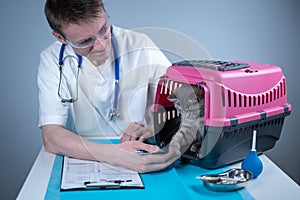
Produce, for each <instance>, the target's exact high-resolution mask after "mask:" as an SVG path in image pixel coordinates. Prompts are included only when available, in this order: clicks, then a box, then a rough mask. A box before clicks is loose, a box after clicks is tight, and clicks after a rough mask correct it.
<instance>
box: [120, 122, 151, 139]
mask: <svg viewBox="0 0 300 200" xmlns="http://www.w3.org/2000/svg"><path fill="white" fill-rule="evenodd" d="M153 135H154V134H153V130H152V129H151V128H146V127H144V125H143V124H139V123H136V122H133V123H131V124H130V125H129V126H128V128H127V129H126V130H125V131H124V133H123V135H122V137H121V140H120V142H125V141H132V140H139V141H143V140H144V139H145V138H147V137H151V136H153Z"/></svg>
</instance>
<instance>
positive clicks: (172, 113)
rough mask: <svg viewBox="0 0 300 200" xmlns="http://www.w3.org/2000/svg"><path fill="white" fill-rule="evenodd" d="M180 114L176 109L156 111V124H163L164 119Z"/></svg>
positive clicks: (173, 117)
mask: <svg viewBox="0 0 300 200" xmlns="http://www.w3.org/2000/svg"><path fill="white" fill-rule="evenodd" d="M179 116H180V112H178V111H177V110H176V109H175V110H171V111H163V112H158V113H157V122H158V124H159V125H160V124H165V123H166V121H169V120H171V119H175V118H177V117H179Z"/></svg>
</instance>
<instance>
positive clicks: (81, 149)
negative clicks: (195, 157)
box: [42, 125, 178, 173]
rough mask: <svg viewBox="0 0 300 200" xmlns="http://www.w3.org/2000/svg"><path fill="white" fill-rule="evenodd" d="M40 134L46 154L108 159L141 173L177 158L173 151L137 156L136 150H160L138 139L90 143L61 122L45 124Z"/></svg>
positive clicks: (105, 160) (103, 160)
mask: <svg viewBox="0 0 300 200" xmlns="http://www.w3.org/2000/svg"><path fill="white" fill-rule="evenodd" d="M42 134H43V141H44V147H45V150H46V151H47V152H49V153H54V154H61V155H66V156H70V157H74V158H79V159H87V160H97V161H102V162H108V163H111V164H115V165H119V166H122V167H126V168H129V169H133V170H136V171H138V172H141V173H145V172H151V171H156V170H161V169H163V168H165V167H167V166H168V165H170V164H171V163H173V162H174V161H175V160H176V159H177V158H178V155H176V154H175V153H173V152H169V153H167V154H164V155H138V154H136V153H135V152H136V151H137V150H144V151H148V152H157V151H158V150H159V148H158V147H157V146H153V145H148V144H145V143H143V142H141V141H125V142H122V143H120V144H99V143H96V142H91V141H88V140H86V139H84V138H82V137H81V136H79V135H77V134H74V133H72V132H71V131H68V130H67V129H65V128H64V127H63V126H61V125H44V126H42Z"/></svg>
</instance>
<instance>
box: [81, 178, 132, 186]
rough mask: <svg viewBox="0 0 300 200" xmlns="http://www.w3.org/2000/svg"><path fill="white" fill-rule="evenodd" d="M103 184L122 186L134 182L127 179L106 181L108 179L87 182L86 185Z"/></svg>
mask: <svg viewBox="0 0 300 200" xmlns="http://www.w3.org/2000/svg"><path fill="white" fill-rule="evenodd" d="M101 182H107V183H116V184H121V183H128V182H132V180H131V179H126V180H119V179H115V180H106V179H100V180H99V181H86V182H84V185H89V184H97V183H101Z"/></svg>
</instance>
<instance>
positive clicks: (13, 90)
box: [0, 0, 300, 199]
mask: <svg viewBox="0 0 300 200" xmlns="http://www.w3.org/2000/svg"><path fill="white" fill-rule="evenodd" d="M104 2H105V3H106V8H107V11H108V12H109V14H110V16H111V20H112V22H113V23H114V24H116V25H119V26H122V27H125V28H141V27H149V26H152V27H164V28H168V29H172V30H176V31H179V32H181V33H183V34H186V35H188V36H189V37H191V38H193V39H194V40H196V41H197V42H198V43H199V44H201V45H202V46H203V47H204V48H205V49H206V50H207V51H208V52H209V53H210V55H211V56H212V57H213V58H215V59H221V60H231V59H236V60H247V61H255V62H262V63H271V64H276V65H279V66H281V67H282V70H283V72H284V74H285V75H286V78H287V87H288V90H287V91H288V101H289V102H290V103H291V104H292V105H293V111H292V114H291V116H289V117H288V118H287V119H286V121H285V124H284V128H283V131H282V134H281V138H280V140H279V141H278V142H277V143H276V146H275V147H274V148H273V149H272V150H269V151H268V152H267V153H266V154H267V155H268V156H269V157H270V158H271V159H272V160H273V161H274V162H275V163H276V164H277V165H278V166H279V167H280V168H282V169H283V170H284V171H285V172H286V173H287V174H288V175H289V176H290V177H292V178H293V179H294V180H295V181H296V182H298V184H299V183H300V156H299V152H300V145H299V142H300V134H299V130H298V124H299V117H300V116H299V115H300V111H299V109H298V105H299V102H300V96H299V89H298V88H297V87H298V85H299V83H298V81H299V67H298V65H299V57H300V55H299V52H300V39H299V35H300V26H299V25H300V12H299V10H300V6H299V5H300V4H299V1H297V0H281V1H273V0H264V1H261V0H252V1H243V0H227V1H222V0H218V1H217V0H210V1H208V0H207V1H204V0H187V1H179V0H166V1H161V0H152V1H145V0H126V1H121V0H106V1H104ZM43 6H44V1H37V0H27V1H21V0H19V1H17V0H11V1H6V2H5V3H4V2H2V3H1V7H0V11H1V12H0V25H1V26H0V29H1V31H0V34H1V43H0V44H1V50H0V51H1V53H0V58H1V59H0V62H1V73H0V76H1V78H0V84H1V85H2V86H1V100H0V101H1V103H0V130H1V140H0V143H1V145H0V148H1V149H0V156H1V157H0V158H1V169H0V173H1V174H0V177H1V181H0V191H1V192H0V199H14V198H15V197H16V195H17V194H18V192H19V190H20V188H21V187H22V184H23V182H24V180H25V178H26V176H27V175H28V173H29V171H30V168H31V166H32V164H33V162H34V160H35V158H36V156H37V154H38V152H39V150H40V148H41V145H42V140H41V134H40V130H39V129H38V128H37V120H38V109H37V108H38V101H37V85H36V73H37V66H38V62H39V52H40V51H41V50H42V49H43V48H44V47H46V46H47V45H49V44H50V43H51V42H52V41H54V37H53V36H52V35H51V33H50V29H49V28H48V25H47V23H46V20H45V17H44V15H43ZM174 42H176V41H174Z"/></svg>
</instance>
